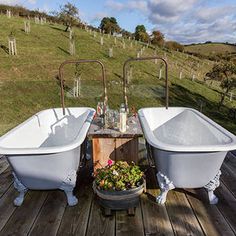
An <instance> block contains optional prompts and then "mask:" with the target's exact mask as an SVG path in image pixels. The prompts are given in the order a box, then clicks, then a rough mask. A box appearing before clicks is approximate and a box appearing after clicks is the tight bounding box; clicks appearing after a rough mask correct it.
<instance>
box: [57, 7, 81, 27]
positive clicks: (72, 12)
mask: <svg viewBox="0 0 236 236" xmlns="http://www.w3.org/2000/svg"><path fill="white" fill-rule="evenodd" d="M58 18H59V19H60V20H61V22H62V23H63V24H64V25H65V26H66V29H65V31H67V30H68V29H69V27H72V26H74V25H76V24H78V23H79V21H80V19H79V10H78V8H77V7H76V6H75V5H73V4H72V3H69V2H67V3H66V4H65V5H64V6H61V11H60V12H59V13H58Z"/></svg>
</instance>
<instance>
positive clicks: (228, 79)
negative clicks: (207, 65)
mask: <svg viewBox="0 0 236 236" xmlns="http://www.w3.org/2000/svg"><path fill="white" fill-rule="evenodd" d="M206 76H207V78H206V79H205V80H216V81H219V82H220V87H221V88H222V90H223V93H222V94H221V100H220V102H219V108H220V107H221V106H222V105H223V102H224V100H225V96H226V95H227V94H228V93H229V92H230V91H231V90H232V89H234V88H236V65H235V64H234V63H232V62H223V63H220V64H216V65H214V66H213V68H212V70H211V71H210V72H208V73H207V74H206Z"/></svg>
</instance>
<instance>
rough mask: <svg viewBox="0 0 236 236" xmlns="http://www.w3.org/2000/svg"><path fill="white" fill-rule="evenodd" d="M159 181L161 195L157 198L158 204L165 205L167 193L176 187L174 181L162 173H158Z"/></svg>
mask: <svg viewBox="0 0 236 236" xmlns="http://www.w3.org/2000/svg"><path fill="white" fill-rule="evenodd" d="M157 180H158V183H159V186H160V189H161V193H160V194H159V195H158V196H157V198H156V202H157V203H159V204H164V203H165V202H166V197H167V193H168V192H169V191H170V190H171V189H174V188H175V186H174V184H173V182H172V181H170V180H169V178H168V177H167V176H165V175H163V174H162V173H161V172H158V173H157Z"/></svg>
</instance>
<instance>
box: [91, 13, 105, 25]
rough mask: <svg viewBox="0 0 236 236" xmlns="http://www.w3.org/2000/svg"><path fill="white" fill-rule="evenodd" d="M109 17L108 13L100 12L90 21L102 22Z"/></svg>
mask: <svg viewBox="0 0 236 236" xmlns="http://www.w3.org/2000/svg"><path fill="white" fill-rule="evenodd" d="M107 16H108V13H106V12H98V13H96V14H95V15H94V16H92V17H91V18H90V19H89V22H91V23H96V22H100V21H101V20H102V18H103V17H107Z"/></svg>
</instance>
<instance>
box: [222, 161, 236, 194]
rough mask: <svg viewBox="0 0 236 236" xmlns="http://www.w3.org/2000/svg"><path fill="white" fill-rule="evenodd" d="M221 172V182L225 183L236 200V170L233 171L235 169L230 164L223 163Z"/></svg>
mask: <svg viewBox="0 0 236 236" xmlns="http://www.w3.org/2000/svg"><path fill="white" fill-rule="evenodd" d="M221 170H222V175H221V178H220V179H221V181H223V183H224V184H225V185H226V187H227V188H228V189H229V190H230V192H231V193H232V194H233V195H234V197H235V198H236V170H233V168H231V167H230V165H229V164H225V163H223V165H222V166H221Z"/></svg>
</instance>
